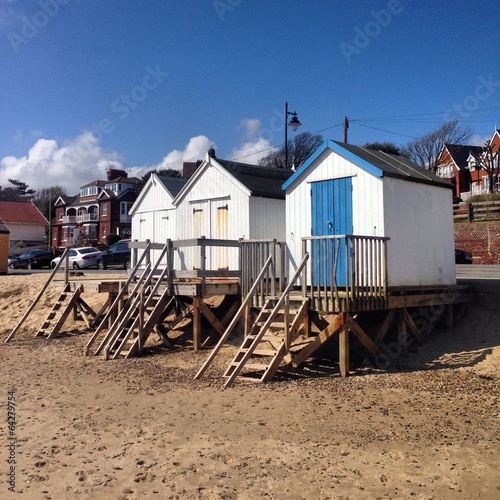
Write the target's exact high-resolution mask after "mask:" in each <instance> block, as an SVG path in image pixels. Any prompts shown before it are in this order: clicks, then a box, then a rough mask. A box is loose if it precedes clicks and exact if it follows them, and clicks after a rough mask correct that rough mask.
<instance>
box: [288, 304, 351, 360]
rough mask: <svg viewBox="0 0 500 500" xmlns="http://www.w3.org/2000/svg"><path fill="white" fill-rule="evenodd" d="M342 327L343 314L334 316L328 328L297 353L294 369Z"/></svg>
mask: <svg viewBox="0 0 500 500" xmlns="http://www.w3.org/2000/svg"><path fill="white" fill-rule="evenodd" d="M343 326H344V314H338V315H335V317H334V319H333V321H332V322H331V323H329V324H328V326H327V327H326V328H325V329H324V330H323V331H322V332H321V333H320V334H319V335H317V336H316V337H315V339H314V340H313V341H312V342H310V343H309V344H307V346H306V347H304V349H302V350H301V351H299V352H298V353H297V354H296V355H295V356H294V357H293V361H292V363H293V366H294V367H295V368H296V367H297V366H300V365H301V364H302V363H303V362H304V361H305V360H306V359H307V358H308V357H309V356H310V355H311V354H312V353H313V352H314V351H316V350H317V349H318V348H319V347H320V346H321V345H323V344H324V343H325V342H326V341H327V340H328V339H329V338H330V337H332V336H333V335H335V334H336V333H337V332H338V331H339V330H340V328H342V327H343Z"/></svg>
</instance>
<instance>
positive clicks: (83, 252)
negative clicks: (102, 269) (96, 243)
mask: <svg viewBox="0 0 500 500" xmlns="http://www.w3.org/2000/svg"><path fill="white" fill-rule="evenodd" d="M100 255H101V252H100V251H99V250H97V248H94V247H80V248H71V249H70V250H69V255H68V260H69V262H68V266H69V267H70V268H72V269H86V268H88V267H97V258H98V257H99V256H100ZM60 260H61V257H56V258H55V259H54V260H53V261H52V262H51V263H50V267H51V268H52V269H54V268H55V267H56V265H57V263H58V262H59V261H60ZM63 267H64V262H63V263H62V264H61V266H60V268H63Z"/></svg>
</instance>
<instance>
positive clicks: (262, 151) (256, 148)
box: [231, 137, 275, 165]
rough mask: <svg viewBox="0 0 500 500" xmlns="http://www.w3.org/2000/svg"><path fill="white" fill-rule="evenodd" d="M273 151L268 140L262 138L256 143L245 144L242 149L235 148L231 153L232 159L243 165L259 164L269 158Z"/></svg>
mask: <svg viewBox="0 0 500 500" xmlns="http://www.w3.org/2000/svg"><path fill="white" fill-rule="evenodd" d="M272 149H275V148H274V147H273V146H271V144H270V143H269V141H268V140H267V139H264V138H262V137H260V138H259V139H257V140H256V141H249V142H245V143H244V144H243V145H242V146H241V147H239V148H234V149H233V151H232V152H231V159H233V160H235V161H240V162H242V163H250V164H255V165H256V164H257V163H258V161H259V160H260V159H261V158H263V157H264V156H267V155H268V154H269V153H270V152H271V150H272Z"/></svg>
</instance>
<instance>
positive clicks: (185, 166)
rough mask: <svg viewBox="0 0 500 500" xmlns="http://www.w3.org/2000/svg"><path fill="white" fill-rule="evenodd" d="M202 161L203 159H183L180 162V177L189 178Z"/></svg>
mask: <svg viewBox="0 0 500 500" xmlns="http://www.w3.org/2000/svg"><path fill="white" fill-rule="evenodd" d="M202 163H203V160H196V161H185V162H183V163H182V177H184V179H189V178H190V177H191V176H192V175H193V174H194V173H195V172H196V169H197V168H198V167H199V166H200V165H201V164H202Z"/></svg>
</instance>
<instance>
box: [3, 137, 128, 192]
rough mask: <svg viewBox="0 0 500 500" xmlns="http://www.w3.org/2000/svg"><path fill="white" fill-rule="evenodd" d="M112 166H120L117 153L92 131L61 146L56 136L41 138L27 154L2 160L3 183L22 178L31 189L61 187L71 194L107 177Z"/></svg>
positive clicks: (7, 184) (8, 184)
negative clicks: (106, 149)
mask: <svg viewBox="0 0 500 500" xmlns="http://www.w3.org/2000/svg"><path fill="white" fill-rule="evenodd" d="M109 165H115V166H121V162H120V156H119V155H118V153H116V152H114V151H113V152H106V151H104V150H103V149H102V148H101V147H100V145H99V141H98V139H97V138H96V137H95V136H94V135H93V134H91V133H90V132H84V133H83V134H81V135H79V136H77V137H75V138H74V139H71V140H69V141H66V142H65V143H64V144H63V145H62V146H59V145H58V144H57V142H56V141H55V140H54V139H38V140H37V141H36V142H35V144H34V145H33V147H32V148H31V149H30V150H29V151H28V154H27V155H26V156H22V157H20V158H16V157H15V156H6V157H4V158H2V159H1V160H0V186H2V187H7V186H10V183H9V181H8V179H19V180H21V181H23V182H26V183H27V184H28V185H29V186H30V187H31V188H34V189H42V188H46V187H50V186H56V185H57V186H61V187H62V188H64V189H65V190H66V192H67V193H68V194H75V193H77V192H78V190H79V188H80V186H82V185H84V184H87V183H88V182H91V181H92V180H95V179H105V178H106V170H107V168H108V166H109Z"/></svg>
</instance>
